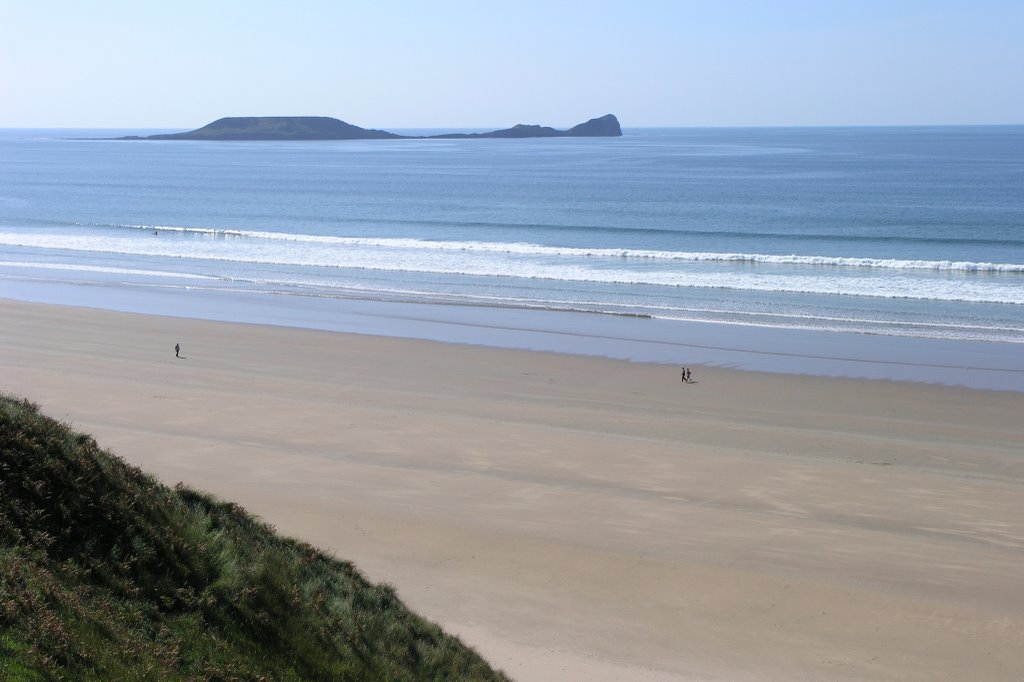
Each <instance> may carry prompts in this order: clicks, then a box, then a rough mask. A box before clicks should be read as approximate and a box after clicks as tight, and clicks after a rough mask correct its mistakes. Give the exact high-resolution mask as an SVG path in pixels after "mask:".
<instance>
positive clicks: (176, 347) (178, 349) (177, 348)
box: [174, 343, 181, 358]
mask: <svg viewBox="0 0 1024 682" xmlns="http://www.w3.org/2000/svg"><path fill="white" fill-rule="evenodd" d="M174 357H176V358H180V357H181V344H180V343H176V344H174Z"/></svg>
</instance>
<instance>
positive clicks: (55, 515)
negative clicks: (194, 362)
mask: <svg viewBox="0 0 1024 682" xmlns="http://www.w3.org/2000/svg"><path fill="white" fill-rule="evenodd" d="M0 679H3V680H87V679H93V680H96V679H110V680H114V679H116V680H143V679H145V680H268V681H269V680H453V679H459V680H462V679H470V680H492V679H493V680H504V679H506V678H505V677H504V676H503V675H502V674H501V673H500V672H496V671H494V670H492V669H491V668H490V667H489V666H488V664H487V663H486V662H485V661H484V660H483V659H481V658H480V656H479V655H478V654H476V652H474V651H473V650H472V649H470V648H468V647H466V646H465V645H464V644H462V642H460V641H459V640H458V639H457V638H455V637H452V636H450V635H448V634H445V633H444V632H443V631H442V630H441V629H440V628H439V627H438V626H436V625H434V624H433V623H430V622H429V621H426V620H425V619H423V618H421V617H420V616H417V615H416V614H414V613H412V612H411V611H409V610H408V609H407V608H406V607H405V606H404V605H403V604H402V603H401V601H399V599H398V598H397V597H396V595H395V593H394V590H392V589H391V588H390V587H389V586H387V585H373V584H371V583H369V582H368V581H367V580H366V579H365V578H363V576H362V575H360V573H359V572H358V571H357V570H356V568H355V567H354V566H353V565H352V564H351V563H349V562H345V561H339V560H336V559H334V558H332V557H329V556H327V555H325V554H324V553H322V552H320V551H318V550H317V549H315V548H314V547H312V546H310V545H308V544H305V543H302V542H298V541H296V540H293V539H289V538H284V537H281V536H279V535H277V534H276V533H275V532H274V531H273V529H272V528H271V527H269V526H268V525H266V524H264V523H262V522H260V521H259V520H257V519H255V518H254V517H252V516H251V515H249V514H248V513H246V512H245V510H244V509H242V508H241V507H239V506H238V505H235V504H231V503H228V502H223V501H219V500H217V499H215V498H213V497H211V496H210V495H207V494H204V493H201V492H198V491H196V490H193V489H191V488H188V487H185V486H181V485H179V486H177V487H175V488H173V489H172V488H168V487H167V486H164V485H162V484H160V483H158V482H157V481H156V480H155V479H153V478H152V477H150V476H148V475H146V474H144V473H142V472H141V471H140V470H139V469H137V468H135V467H132V466H130V465H128V464H126V463H125V462H124V461H122V460H121V459H119V458H117V457H115V456H114V455H112V454H110V453H108V452H106V451H104V450H102V449H101V448H100V447H99V446H98V445H97V444H96V442H95V441H94V440H93V439H92V438H91V437H90V436H88V435H85V434H81V433H76V432H74V431H73V430H72V429H70V428H69V427H67V426H66V425H64V424H61V423H59V422H57V421H54V420H53V419H50V418H48V417H46V416H44V415H41V414H40V413H39V410H38V408H37V406H35V405H33V404H32V403H30V402H27V401H25V400H20V399H17V398H13V397H9V396H0Z"/></svg>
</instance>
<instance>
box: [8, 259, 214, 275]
mask: <svg viewBox="0 0 1024 682" xmlns="http://www.w3.org/2000/svg"><path fill="white" fill-rule="evenodd" d="M0 268H30V269H32V270H61V271H64V272H98V273H105V274H111V275H125V276H143V277H171V278H174V279H206V280H215V279H218V278H217V277H208V276H207V275H196V274H190V273H182V272H167V271H164V270H141V269H138V268H113V267H105V266H102V265H78V264H75V263H32V262H25V261H0Z"/></svg>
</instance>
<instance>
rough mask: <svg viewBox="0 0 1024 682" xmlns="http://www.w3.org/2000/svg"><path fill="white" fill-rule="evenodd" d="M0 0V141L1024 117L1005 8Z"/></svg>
mask: <svg viewBox="0 0 1024 682" xmlns="http://www.w3.org/2000/svg"><path fill="white" fill-rule="evenodd" d="M623 8H624V6H622V5H620V4H618V3H610V2H582V1H579V0H569V1H566V2H562V3H542V2H538V1H536V0H524V2H520V3H517V4H516V5H515V6H514V7H510V8H502V9H500V10H498V9H494V8H492V7H489V6H480V5H478V4H476V3H471V2H467V1H464V0H439V1H438V2H435V3H430V5H429V6H421V5H419V4H414V3H405V2H397V1H391V2H386V1H385V2H379V3H375V4H373V5H372V6H364V5H361V4H360V5H350V4H347V3H331V2H326V1H324V0H310V1H309V2H305V3H302V4H300V5H297V6H290V7H287V8H286V7H284V6H278V5H263V4H253V5H242V4H234V3H220V4H217V5H206V4H202V3H199V2H196V1H195V0H184V1H183V2H179V3H177V4H175V5H174V6H173V7H171V6H149V5H145V4H137V3H133V2H128V1H127V0H109V1H107V2H103V3H102V4H99V5H97V6H86V5H85V4H82V3H75V2H70V1H65V0H54V1H53V2H48V3H45V4H43V3H20V2H15V1H13V0H0V10H2V12H3V14H2V16H3V17H4V21H3V23H2V24H0V63H2V64H4V65H5V67H6V68H3V69H0V92H3V93H4V97H3V98H2V99H0V128H115V129H117V128H121V129H123V128H136V129H141V128H145V129H176V130H177V129H193V128H198V127H201V126H203V125H205V124H207V123H209V122H210V121H213V120H216V119H218V118H222V117H225V116H271V115H315V116H330V117H334V118H339V119H341V120H344V121H347V122H349V123H352V124H354V125H359V126H363V127H372V128H382V129H386V130H387V129H393V130H397V129H410V128H420V129H424V128H465V129H497V128H504V127H509V126H511V125H513V124H516V123H538V124H542V125H549V126H553V127H556V128H564V127H569V126H572V125H575V124H577V123H580V122H582V121H585V120H587V119H589V118H592V117H596V116H601V115H603V114H606V113H614V114H615V115H616V116H618V118H619V120H620V121H621V122H622V125H623V126H624V127H626V128H647V127H790V126H792V127H806V126H888V125H897V126H898V125H1006V124H1011V125H1012V124H1020V123H1024V89H1022V88H1020V87H1019V81H1020V74H1021V73H1024V47H1022V44H1024V41H1021V40H1020V36H1021V35H1024V3H1013V2H1003V1H996V0H981V1H980V2H975V3H970V4H968V3H960V2H923V1H918V0H910V1H907V2H900V3H895V4H890V3H884V2H870V1H869V2H858V3H852V2H839V3H816V2H810V1H808V0H780V2H778V3H770V4H769V3H760V2H741V1H738V0H732V1H725V2H721V3H700V2H667V1H664V0H639V1H638V2H637V3H633V4H632V5H630V6H629V8H628V10H629V11H623Z"/></svg>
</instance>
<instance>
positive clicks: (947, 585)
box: [0, 301, 1024, 680]
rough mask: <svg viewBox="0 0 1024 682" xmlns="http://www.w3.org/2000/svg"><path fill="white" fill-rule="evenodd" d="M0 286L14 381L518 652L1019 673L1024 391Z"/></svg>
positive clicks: (681, 671) (586, 676)
mask: <svg viewBox="0 0 1024 682" xmlns="http://www.w3.org/2000/svg"><path fill="white" fill-rule="evenodd" d="M0 316H2V317H0V319H2V320H3V322H2V327H0V357H2V361H0V390H4V391H7V392H12V393H16V394H20V395H23V396H26V397H29V398H30V399H32V400H34V401H36V402H38V403H40V404H41V406H42V407H43V409H44V410H45V411H46V412H47V413H48V414H50V415H51V416H55V417H58V418H63V419H66V420H68V421H70V422H71V423H72V424H73V425H74V426H75V427H76V428H79V429H81V430H84V431H87V432H89V433H92V434H93V435H95V436H96V437H97V439H98V440H99V441H100V442H101V443H102V444H104V445H105V446H107V447H109V448H110V449H112V450H113V451H114V452H116V453H117V454H118V455H120V456H121V457H123V458H125V459H126V460H128V461H130V462H132V463H134V464H137V465H138V466H140V467H142V468H143V469H145V470H147V471H149V472H152V473H154V474H156V475H157V476H159V477H160V478H161V479H162V480H163V481H165V482H166V483H169V484H174V483H176V482H178V481H184V482H187V483H189V484H191V485H194V486H196V487H199V488H202V489H205V490H209V491H212V492H214V493H216V494H217V495H219V496H221V497H224V498H228V499H231V500H233V501H236V502H239V503H241V504H242V505H244V506H246V507H247V508H249V509H250V510H251V511H253V512H255V513H256V514H258V515H260V516H261V517H263V518H264V519H265V520H267V521H269V522H271V523H273V524H274V525H276V526H277V527H278V529H279V530H281V531H282V532H284V533H287V534H289V535H294V536H299V537H302V538H303V539H306V540H309V541H311V542H313V543H315V544H317V545H319V546H321V547H323V548H325V549H327V550H329V551H332V552H334V553H335V554H336V555H337V556H339V557H341V558H345V559H349V560H352V561H354V562H355V563H356V564H357V565H358V566H359V567H360V568H361V569H362V570H363V571H364V572H365V573H366V574H367V575H368V577H370V578H371V579H372V580H376V581H387V582H390V583H392V584H393V585H394V586H395V587H396V588H397V590H398V592H399V594H400V596H401V597H402V598H403V599H404V600H405V601H406V603H408V604H409V605H410V606H411V607H412V608H414V609H416V610H417V611H419V612H420V613H422V614H423V615H425V616H427V617H429V618H432V619H434V620H436V621H438V622H439V623H441V624H442V625H443V626H445V627H446V628H448V629H449V630H451V631H453V632H455V633H457V634H459V635H461V636H462V637H463V639H464V640H466V641H467V642H468V643H470V644H471V645H473V646H475V647H476V648H477V649H478V650H479V651H480V652H481V653H482V654H483V655H484V656H486V657H487V658H488V659H489V660H490V661H492V662H493V663H494V664H495V665H496V666H498V667H501V668H502V669H504V670H505V671H506V672H508V673H509V674H511V675H512V676H513V677H515V678H517V679H521V680H556V679H557V680H641V679H649V680H661V679H665V680H668V679H684V680H685V679H701V680H824V679H828V680H895V679H899V680H936V679H958V680H1011V679H1021V678H1022V677H1024V394H1021V393H997V392H984V391H973V390H969V389H958V388H949V387H938V386H927V385H914V384H900V383H894V382H884V381H859V380H844V379H822V378H814V377H801V376H785V375H769V374H759V373H754V372H736V371H730V370H724V369H711V368H694V378H695V379H696V381H697V383H694V384H692V385H683V384H681V383H680V380H679V373H678V370H679V368H678V367H666V366H663V365H648V364H631V363H626V362H618V361H609V360H601V359H594V358H585V357H574V356H561V355H554V354H544V353H531V352H517V351H509V350H495V349H489V348H479V347H470V346H457V345H447V344H440V343H432V342H424V341H406V340H396V339H387V338H375V337H368V336H358V335H345V334H334V333H327V332H316V331H305V330H295V329H283V328H274V327H261V326H247V325H237V324H222V323H211V322H200V321H191V320H181V319H171V318H162V317H155V316H140V315H128V314H120V313H110V312H101V311H96V310H86V309H76V308H66V307H59V306H43V305H34V304H22V303H14V302H9V301H0ZM175 342H180V343H181V344H182V355H183V356H184V359H176V358H175V357H174V350H173V347H174V344H175Z"/></svg>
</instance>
